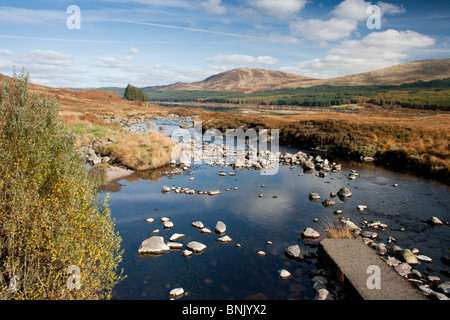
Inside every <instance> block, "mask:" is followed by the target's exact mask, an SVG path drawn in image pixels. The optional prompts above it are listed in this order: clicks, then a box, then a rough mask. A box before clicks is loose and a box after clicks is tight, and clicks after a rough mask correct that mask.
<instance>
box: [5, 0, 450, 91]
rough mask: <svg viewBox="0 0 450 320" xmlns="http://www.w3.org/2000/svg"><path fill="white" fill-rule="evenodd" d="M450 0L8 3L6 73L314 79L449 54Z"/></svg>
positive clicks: (39, 78) (50, 80)
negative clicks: (262, 73)
mask: <svg viewBox="0 0 450 320" xmlns="http://www.w3.org/2000/svg"><path fill="white" fill-rule="evenodd" d="M449 30H450V1H448V0H447V1H436V0H427V1H422V0H421V1H417V0H395V1H392V2H391V1H390V0H386V2H384V1H377V2H369V1H365V0H338V1H328V0H241V1H237V0H131V1H125V0H79V1H77V0H53V1H49V0H39V1H34V0H0V73H2V74H5V75H9V76H10V75H12V73H13V69H14V68H15V69H16V71H18V72H20V71H21V70H22V69H23V70H25V72H29V73H30V80H31V82H32V83H36V84H40V85H45V86H50V87H64V88H86V87H106V86H118V87H125V86H126V85H127V84H129V83H130V84H133V85H135V86H139V87H144V86H152V85H164V84H171V83H175V82H179V81H182V82H194V81H200V80H203V79H205V78H206V77H208V76H211V75H213V74H217V73H219V72H223V71H227V70H231V69H235V68H240V67H252V68H266V69H273V70H279V71H284V72H290V73H295V74H299V75H302V76H307V77H313V78H321V79H324V78H331V77H337V76H344V75H349V74H355V73H360V72H366V71H372V70H376V69H380V68H384V67H389V66H392V65H396V64H399V63H404V62H409V61H415V60H421V59H435V58H450V35H449Z"/></svg>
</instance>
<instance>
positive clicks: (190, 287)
mask: <svg viewBox="0 0 450 320" xmlns="http://www.w3.org/2000/svg"><path fill="white" fill-rule="evenodd" d="M165 124H166V125H170V123H165ZM280 149H281V148H280ZM286 150H288V151H289V152H292V153H295V152H296V150H295V149H292V148H282V150H280V151H283V152H284V151H286ZM331 160H332V159H331ZM339 163H341V164H342V170H341V171H340V172H329V173H328V174H327V175H326V176H325V177H324V178H319V177H318V176H317V175H316V173H317V172H316V171H314V172H313V173H306V172H304V171H303V169H302V168H301V167H297V166H284V165H281V166H280V168H279V170H278V173H277V174H275V175H261V172H260V171H259V170H253V169H243V170H234V169H233V168H231V167H225V168H222V167H220V166H214V167H211V166H209V165H206V164H198V165H195V164H194V165H192V166H191V167H190V169H189V170H187V171H185V172H184V173H182V174H178V175H173V176H161V177H159V178H155V177H152V179H150V178H149V177H148V175H147V176H146V175H142V177H140V178H139V179H136V178H134V179H129V180H126V179H124V180H121V181H119V183H120V188H116V190H118V191H117V192H111V193H110V200H109V203H110V207H111V210H112V216H113V218H114V219H115V223H116V230H117V231H118V232H119V233H120V235H121V237H122V248H123V249H124V255H123V262H122V263H121V265H120V267H121V268H123V269H124V273H125V274H126V275H127V278H126V279H125V280H123V281H122V282H121V283H119V284H118V285H117V286H116V287H115V289H114V293H113V299H152V300H166V299H169V292H170V290H171V289H173V288H176V287H182V288H183V289H184V290H185V291H186V294H185V295H183V296H182V297H181V299H195V300H207V299H218V300H226V299H238V300H241V299H252V298H257V299H272V300H286V299H298V300H311V299H313V298H314V296H315V292H314V290H313V288H312V283H311V281H310V275H309V273H310V272H311V271H312V270H314V269H316V262H317V259H316V257H315V254H316V253H317V244H318V242H319V241H320V239H321V238H323V237H324V235H325V231H324V229H325V228H326V225H329V224H330V223H337V221H338V216H337V215H335V214H334V211H335V210H338V209H341V210H343V214H342V215H340V216H344V217H346V218H350V220H351V221H353V222H355V223H356V224H357V225H359V226H361V224H362V223H363V221H368V222H372V221H381V223H383V224H387V225H388V227H387V228H386V229H385V230H379V229H378V230H375V231H376V232H377V233H378V239H377V242H384V243H387V239H388V237H393V238H395V239H396V240H397V241H396V242H393V243H391V244H388V245H387V246H388V247H389V246H391V245H394V244H396V245H398V246H400V247H401V248H409V249H412V248H417V249H419V251H420V254H423V255H426V256H429V257H431V258H433V260H434V262H433V263H425V262H421V263H419V265H417V266H416V267H415V268H416V269H417V270H419V271H420V272H421V273H422V274H430V275H436V276H439V277H440V278H441V280H442V281H448V280H449V278H448V273H446V274H442V273H441V272H440V271H441V270H448V266H446V265H445V264H444V263H443V262H442V261H441V259H440V258H441V257H442V256H448V255H449V251H448V250H449V239H450V228H449V226H448V225H441V226H433V225H430V224H428V223H427V220H428V219H429V218H430V217H431V216H436V217H438V218H439V219H440V220H441V221H444V222H445V221H449V220H450V219H449V217H450V214H449V213H450V200H449V196H450V187H448V186H446V185H443V184H441V183H437V182H434V181H430V180H426V179H422V178H418V177H415V176H411V175H408V174H403V173H397V172H392V171H388V170H385V169H383V168H380V167H376V166H374V165H372V164H370V165H364V164H359V163H349V162H342V161H339ZM221 170H222V171H223V172H225V173H227V175H226V176H219V172H220V171H221ZM351 170H356V171H357V172H358V173H359V177H358V178H357V179H356V180H349V179H348V178H347V177H348V174H349V172H350V171H351ZM229 172H234V173H235V176H230V175H228V173H229ZM192 177H193V178H194V179H193V180H191V179H190V178H192ZM394 184H396V185H398V186H394ZM263 185H264V186H265V187H262V186H263ZM163 186H169V187H172V186H176V187H183V188H184V187H187V188H191V189H197V190H217V189H219V190H221V191H222V193H221V194H219V195H215V196H209V195H203V194H194V195H190V194H185V193H178V194H177V193H175V192H173V191H172V192H170V193H162V192H161V190H162V187H163ZM236 187H237V190H235V188H236ZM341 187H347V188H349V189H350V190H351V191H352V193H353V196H352V197H351V198H349V199H348V200H345V201H340V200H339V198H337V197H336V198H333V200H335V201H336V205H334V206H331V207H325V206H323V205H322V202H321V201H311V200H309V197H308V195H309V193H310V192H317V193H319V194H320V195H321V200H324V199H327V198H329V195H330V193H331V192H337V191H338V190H339V189H340V188H341ZM227 189H230V190H229V191H226V190H227ZM101 194H102V196H103V197H105V196H106V194H107V191H106V190H104V191H101ZM260 195H262V197H261V196H260ZM274 196H276V197H274ZM358 205H366V206H367V209H366V210H364V211H360V210H358V208H357V206H358ZM162 217H167V218H169V219H170V220H171V221H172V222H173V224H174V227H173V228H170V229H164V227H163V224H162V222H161V221H160V219H161V218H162ZM147 218H154V222H153V223H148V222H146V221H145V220H146V219H147ZM219 220H220V221H223V222H224V223H225V224H226V226H227V231H226V234H227V235H228V236H229V237H231V238H232V241H231V242H228V243H221V242H219V241H217V238H219V237H220V236H219V235H217V234H215V233H214V227H215V225H216V223H217V221H219ZM314 220H317V221H314ZM194 221H202V222H203V224H204V225H205V226H206V227H208V228H209V229H211V230H212V231H213V232H212V233H211V234H205V233H201V232H200V230H199V229H196V228H194V227H192V225H191V224H192V222H194ZM306 227H311V228H314V229H315V230H317V231H318V232H319V233H320V234H321V238H320V239H318V240H315V241H311V240H304V239H301V237H300V235H301V232H302V231H303V230H304V229H305V228H306ZM156 229H158V230H159V232H158V233H152V232H153V231H154V230H156ZM174 233H182V234H185V235H187V236H186V237H183V238H181V239H179V240H177V242H180V243H183V244H184V245H186V244H187V243H188V242H190V241H198V242H201V243H203V244H205V245H206V246H207V249H206V250H205V251H203V252H202V253H200V254H193V255H192V256H190V257H185V256H183V255H182V250H171V251H170V252H169V253H166V254H163V255H159V256H145V255H140V254H138V253H137V251H138V248H139V246H140V244H141V243H142V241H143V240H145V239H147V238H149V237H151V236H152V235H159V236H163V237H164V238H165V241H166V242H167V241H169V238H170V236H171V235H172V234H174ZM268 241H270V243H271V244H268ZM295 244H297V245H299V246H300V248H301V250H302V252H303V253H305V252H310V253H312V254H313V255H312V258H309V259H305V260H303V261H295V260H291V259H289V258H288V257H286V256H285V249H286V248H287V247H288V246H290V245H295ZM183 249H185V247H184V248H183ZM258 251H264V252H265V255H259V254H258ZM281 269H286V270H288V271H289V272H290V273H291V274H292V277H290V278H289V279H281V278H280V277H279V274H278V271H279V270H281Z"/></svg>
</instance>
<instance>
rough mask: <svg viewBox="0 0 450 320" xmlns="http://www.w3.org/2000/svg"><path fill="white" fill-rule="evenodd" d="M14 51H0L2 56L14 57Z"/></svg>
mask: <svg viewBox="0 0 450 320" xmlns="http://www.w3.org/2000/svg"><path fill="white" fill-rule="evenodd" d="M12 54H13V53H12V51H11V50H8V49H0V56H12Z"/></svg>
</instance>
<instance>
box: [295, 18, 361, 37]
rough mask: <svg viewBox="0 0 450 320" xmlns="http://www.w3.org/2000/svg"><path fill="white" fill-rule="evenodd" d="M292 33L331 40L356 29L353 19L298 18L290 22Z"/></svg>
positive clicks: (347, 34)
mask: <svg viewBox="0 0 450 320" xmlns="http://www.w3.org/2000/svg"><path fill="white" fill-rule="evenodd" d="M290 28H291V31H292V33H293V34H295V35H298V36H302V37H303V38H306V39H310V40H315V41H330V40H331V41H333V40H338V39H341V38H345V37H348V36H350V34H351V33H352V32H353V31H355V30H356V28H357V22H356V21H355V20H345V19H338V18H332V19H330V20H320V19H310V20H301V19H298V20H297V21H294V22H292V23H291V24H290Z"/></svg>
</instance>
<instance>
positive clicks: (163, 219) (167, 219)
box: [161, 217, 170, 222]
mask: <svg viewBox="0 0 450 320" xmlns="http://www.w3.org/2000/svg"><path fill="white" fill-rule="evenodd" d="M169 220H170V219H169V218H167V217H162V218H161V222H166V221H169Z"/></svg>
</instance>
